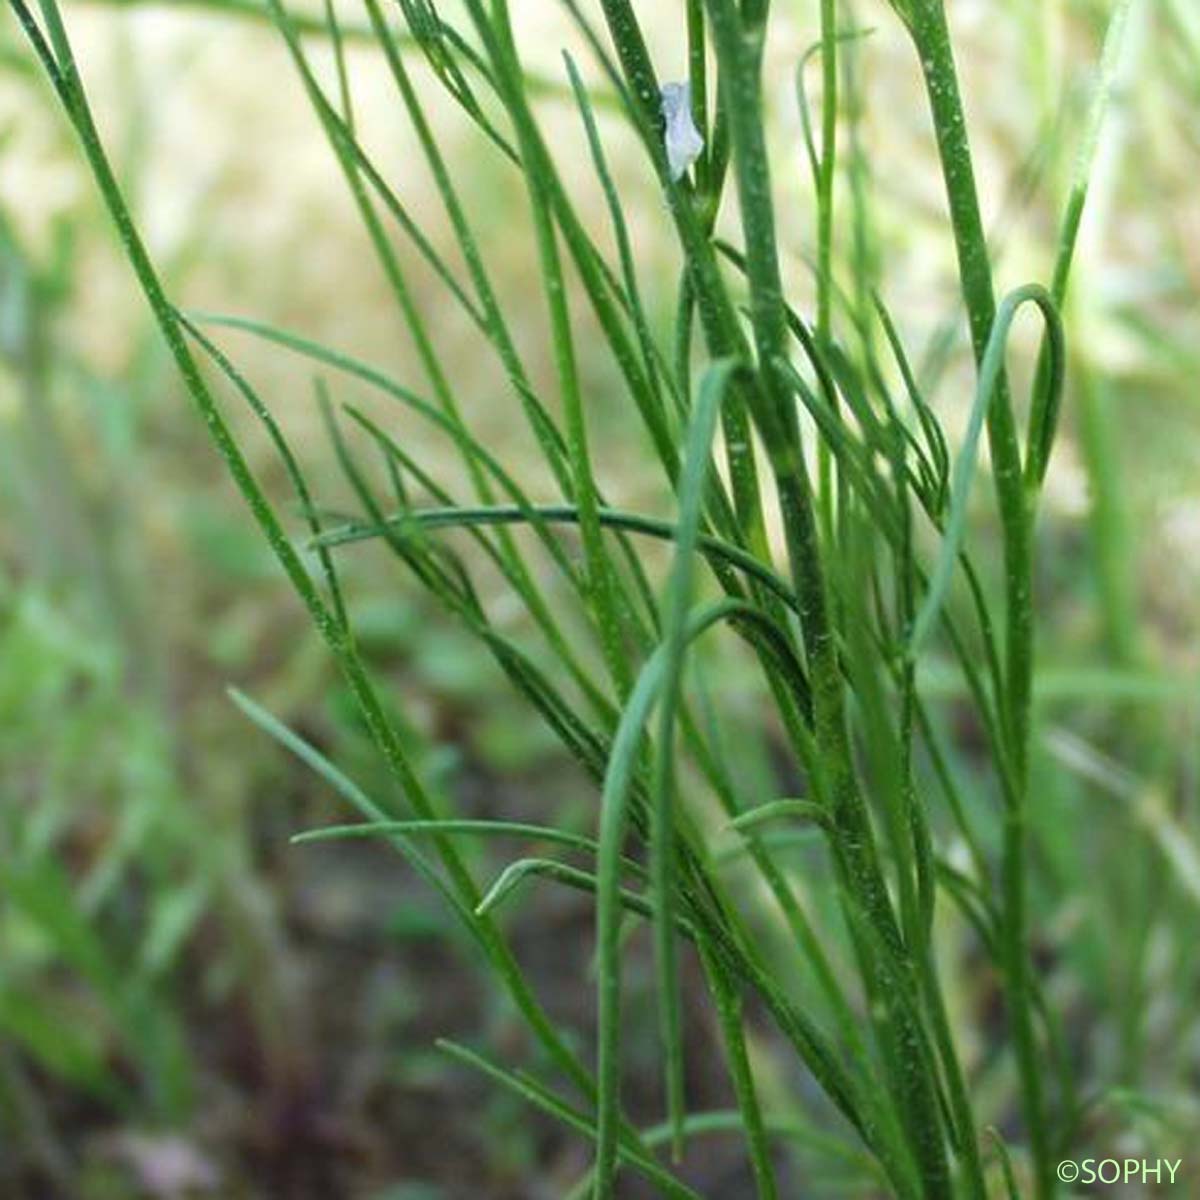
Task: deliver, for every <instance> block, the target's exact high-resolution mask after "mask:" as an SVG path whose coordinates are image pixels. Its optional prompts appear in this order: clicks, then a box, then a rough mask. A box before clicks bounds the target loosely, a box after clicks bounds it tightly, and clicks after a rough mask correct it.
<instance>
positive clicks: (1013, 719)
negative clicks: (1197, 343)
mask: <svg viewBox="0 0 1200 1200" xmlns="http://www.w3.org/2000/svg"><path fill="white" fill-rule="evenodd" d="M906 20H907V24H908V26H909V29H910V32H911V33H912V37H913V40H914V42H915V44H916V48H917V53H918V55H919V58H920V62H921V69H922V72H923V74H924V77H925V85H926V91H927V93H928V99H929V105H930V109H931V111H932V116H933V124H934V130H935V134H936V137H937V145H938V154H939V157H940V160H941V166H942V174H943V178H944V183H945V188H946V195H947V199H948V201H949V207H950V219H951V223H952V226H953V231H954V240H955V248H956V251H957V255H958V271H959V280H960V283H961V286H962V293H963V298H964V301H965V303H966V307H967V315H968V320H969V323H970V328H971V341H972V345H973V346H974V350H975V357H976V362H977V363H978V364H980V365H982V363H983V359H984V357H985V355H986V352H987V346H988V341H989V338H990V336H991V331H992V325H993V323H994V321H995V317H996V300H995V292H994V290H993V284H992V271H991V262H990V258H989V254H988V246H987V238H986V236H985V234H984V227H983V218H982V214H981V212H980V208H979V196H978V192H977V189H976V186H975V171H974V165H973V163H972V158H971V148H970V141H969V136H968V133H967V124H966V115H965V113H964V110H963V104H962V96H961V94H960V91H959V86H958V73H957V69H956V67H955V62H954V51H953V47H952V44H951V39H950V30H949V26H948V25H947V21H946V12H945V7H944V3H943V0H914V2H913V3H911V4H909V5H908V6H907V7H906ZM987 431H988V443H989V446H990V449H991V456H992V464H993V474H994V480H995V488H996V496H997V501H998V505H999V510H1000V520H1001V525H1002V528H1003V533H1004V566H1005V592H1006V602H1007V610H1006V618H1007V631H1006V632H1007V644H1006V647H1005V650H1006V671H1005V697H1004V700H1005V704H1004V710H1003V716H1004V725H1005V730H1004V732H1005V734H1006V735H1007V739H1008V741H1009V748H1010V761H1011V765H1012V775H1013V782H1014V787H1013V795H1012V798H1011V801H1010V804H1009V806H1008V809H1007V812H1006V818H1005V825H1004V851H1003V864H1002V877H1003V894H1004V931H1003V946H1002V957H1003V962H1004V973H1005V984H1006V991H1007V999H1008V1007H1009V1017H1010V1020H1011V1022H1012V1028H1013V1035H1014V1041H1015V1043H1016V1051H1017V1065H1018V1070H1019V1073H1020V1079H1021V1093H1022V1102H1023V1107H1024V1115H1025V1123H1026V1127H1027V1130H1028V1136H1029V1139H1030V1146H1031V1149H1032V1154H1033V1160H1034V1168H1035V1178H1036V1189H1037V1190H1036V1194H1037V1195H1038V1196H1039V1197H1045V1196H1050V1195H1052V1194H1053V1192H1054V1190H1055V1182H1054V1175H1053V1164H1052V1162H1051V1153H1050V1151H1051V1144H1052V1142H1051V1138H1050V1131H1049V1129H1048V1128H1047V1123H1046V1119H1045V1101H1044V1097H1043V1094H1042V1083H1041V1061H1040V1057H1039V1052H1038V1047H1037V1039H1036V1036H1035V1033H1034V1028H1033V1016H1032V1008H1031V1004H1030V1001H1029V996H1030V988H1031V984H1030V977H1029V973H1030V967H1029V951H1028V946H1027V937H1028V934H1027V924H1028V920H1027V915H1026V881H1025V870H1026V859H1027V855H1028V847H1027V842H1028V832H1027V806H1028V790H1029V711H1030V698H1031V694H1032V684H1033V598H1032V590H1033V589H1032V549H1031V536H1030V525H1031V521H1030V516H1029V507H1028V503H1027V494H1026V489H1025V487H1024V484H1023V480H1022V465H1021V452H1020V448H1019V445H1018V440H1017V430H1016V421H1015V419H1014V416H1013V409H1012V401H1011V397H1010V395H1009V390H1008V383H1007V380H1006V378H1005V376H1004V373H1003V372H1001V374H1000V375H999V377H998V379H997V381H996V393H995V397H994V400H993V402H992V403H991V404H990V405H989V407H988V415H987Z"/></svg>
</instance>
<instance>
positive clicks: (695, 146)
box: [662, 80, 704, 183]
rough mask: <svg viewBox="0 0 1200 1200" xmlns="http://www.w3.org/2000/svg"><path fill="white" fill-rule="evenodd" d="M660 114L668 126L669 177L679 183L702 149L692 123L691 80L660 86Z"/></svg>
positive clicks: (701, 142) (700, 141)
mask: <svg viewBox="0 0 1200 1200" xmlns="http://www.w3.org/2000/svg"><path fill="white" fill-rule="evenodd" d="M662 113H663V120H664V121H666V123H667V128H666V133H665V134H664V139H663V140H664V141H665V143H666V147H667V165H668V166H669V167H670V168H671V178H672V179H673V180H675V182H676V183H678V182H679V180H681V179H682V178H683V177H684V175H686V174H687V171H688V168H689V167H690V166H691V165H692V163H694V162H695V161H696V159H697V158H698V157H699V156H700V151H701V150H703V149H704V139H703V138H702V137H701V136H700V131H699V130H698V129H697V128H696V123H695V121H693V120H692V85H691V82H690V81H688V80H685V81H684V82H683V83H664V84H663V85H662Z"/></svg>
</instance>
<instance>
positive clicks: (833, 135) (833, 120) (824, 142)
mask: <svg viewBox="0 0 1200 1200" xmlns="http://www.w3.org/2000/svg"><path fill="white" fill-rule="evenodd" d="M836 21H837V0H821V157H820V160H819V162H818V164H817V340H818V342H819V343H820V345H821V348H822V349H823V350H826V349H828V347H829V343H830V339H831V337H832V315H833V189H834V180H835V177H836V175H835V172H836V167H837V113H838V61H837V60H838V44H837V28H836ZM817 464H818V467H817V469H818V471H819V473H820V487H819V489H818V490H819V493H820V497H821V520H822V523H823V525H824V527H825V528H824V533H825V536H826V540H827V541H828V542H829V543H830V544H832V541H833V455H832V454H831V453H830V449H829V445H828V443H827V442H826V441H825V439H824V438H822V439H821V442H820V444H819V445H818V447H817Z"/></svg>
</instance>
